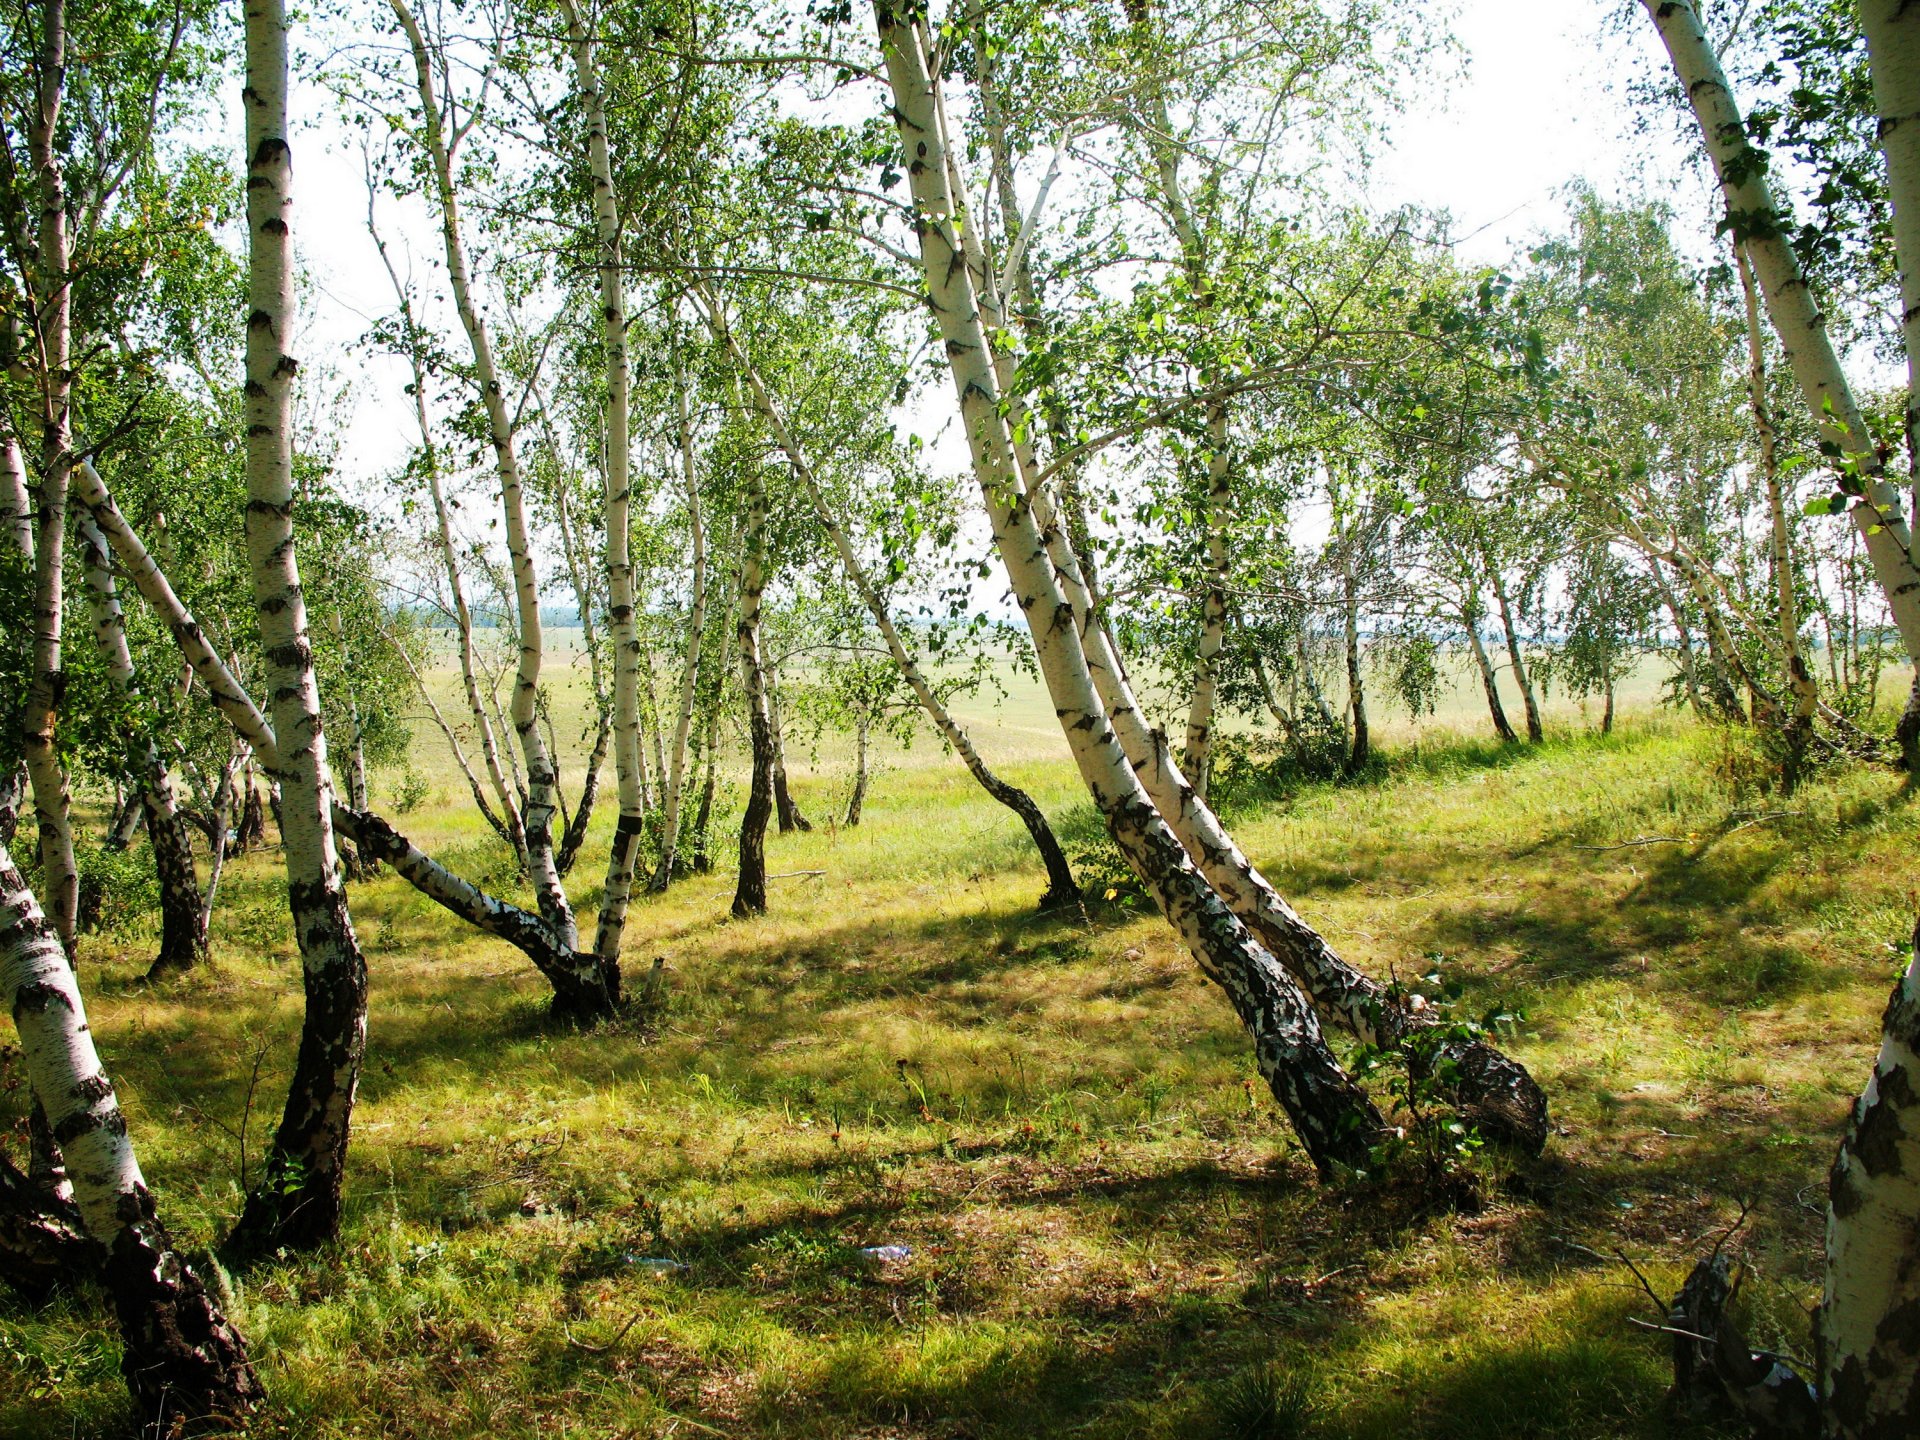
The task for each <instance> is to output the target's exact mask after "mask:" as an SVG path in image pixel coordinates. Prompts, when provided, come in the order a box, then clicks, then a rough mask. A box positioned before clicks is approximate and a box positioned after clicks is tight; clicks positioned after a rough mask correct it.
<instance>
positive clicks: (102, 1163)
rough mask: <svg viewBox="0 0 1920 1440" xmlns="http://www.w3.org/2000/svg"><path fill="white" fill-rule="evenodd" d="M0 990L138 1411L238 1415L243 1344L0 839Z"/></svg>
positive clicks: (243, 1383)
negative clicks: (139, 1143) (110, 1308)
mask: <svg viewBox="0 0 1920 1440" xmlns="http://www.w3.org/2000/svg"><path fill="white" fill-rule="evenodd" d="M0 1000H4V1001H5V1003H6V1006H7V1009H8V1011H9V1012H10V1013H11V1014H12V1016H13V1023H14V1027H15V1029H16V1030H17V1031H18V1032H19V1036H20V1051H21V1055H22V1058H23V1059H24V1060H25V1062H26V1071H27V1079H28V1081H29V1083H30V1084H31V1085H32V1087H33V1093H34V1095H35V1097H36V1098H37V1099H38V1100H39V1101H40V1104H41V1105H42V1107H43V1108H44V1109H45V1112H46V1117H47V1120H48V1122H49V1125H50V1126H51V1129H52V1132H53V1135H54V1137H55V1138H56V1139H58V1141H59V1142H60V1146H61V1149H62V1150H63V1152H64V1154H65V1156H66V1163H67V1173H68V1175H69V1176H70V1177H71V1180H72V1184H73V1198H74V1203H75V1204H76V1205H77V1206H78V1208H79V1212H80V1216H81V1219H82V1222H83V1223H84V1225H85V1227H86V1231H87V1234H88V1236H89V1237H90V1238H91V1239H92V1240H93V1241H94V1242H95V1243H97V1244H98V1245H100V1246H101V1247H102V1248H103V1249H104V1250H105V1251H106V1253H107V1266H106V1281H107V1288H108V1290H109V1291H110V1292H111V1294H112V1296H113V1300H114V1309H115V1312H116V1314H117V1316H118V1319H119V1322H120V1334H121V1340H122V1342H123V1345H124V1347H125V1350H124V1355H123V1357H122V1360H121V1370H122V1373H123V1374H125V1376H126V1378H127V1384H128V1386H129V1388H130V1389H131V1390H132V1392H133V1398H134V1403H135V1406H136V1408H137V1410H138V1412H139V1413H138V1418H139V1419H140V1421H142V1422H143V1423H144V1422H149V1421H155V1420H163V1421H164V1422H165V1423H167V1424H169V1425H171V1424H172V1423H173V1422H175V1421H179V1420H185V1421H188V1422H193V1421H198V1420H202V1419H204V1418H206V1417H209V1416H228V1417H239V1416H241V1415H244V1414H246V1413H247V1412H249V1411H251V1410H253V1409H255V1408H257V1407H258V1405H259V1404H260V1402H261V1401H262V1400H263V1399H264V1398H265V1395H264V1392H263V1391H262V1390H261V1387H260V1382H259V1380H258V1378H257V1377H256V1376H255V1375H254V1373H253V1367H252V1365H250V1364H249V1363H248V1360H247V1351H246V1342H245V1341H244V1340H242V1339H241V1337H240V1333H239V1332H238V1331H237V1330H235V1329H234V1327H233V1325H232V1324H231V1323H230V1322H229V1321H228V1320H227V1318H226V1317H225V1316H224V1315H222V1314H221V1313H220V1308H219V1306H218V1305H217V1304H215V1303H214V1300H213V1297H212V1296H211V1295H210V1294H209V1293H208V1291H207V1288H206V1286H205V1285H203V1284H202V1283H201V1281H200V1278H199V1276H197V1275H196V1274H194V1272H193V1270H192V1268H191V1267H190V1266H189V1265H188V1264H187V1263H186V1261H184V1260H183V1259H182V1258H181V1257H180V1255H179V1254H178V1253H177V1252H176V1251H175V1250H174V1248H173V1243H172V1241H171V1240H170V1239H169V1238H168V1236H167V1232H166V1229H165V1227H164V1226H163V1225H162V1224H161V1223H160V1217H159V1214H158V1212H157V1211H156V1209H155V1207H154V1203H153V1196H152V1195H151V1194H150V1193H149V1192H148V1190H147V1185H146V1180H145V1178H144V1177H143V1176H142V1175H141V1173H140V1162H139V1160H138V1159H137V1158H136V1156H135V1155H134V1150H133V1141H132V1140H131V1138H129V1136H128V1134H127V1123H126V1119H125V1117H124V1116H123V1115H122V1114H121V1113H120V1102H119V1099H118V1098H117V1097H116V1096H115V1094H114V1090H113V1082H112V1081H111V1080H109V1079H108V1078H107V1073H106V1070H105V1068H104V1067H103V1066H102V1065H101V1063H100V1055H99V1052H98V1051H97V1050H96V1049H95V1048H94V1043H93V1032H92V1030H91V1029H90V1028H89V1026H88V1024H87V1013H86V1007H85V1005H84V1004H83V1003H82V1001H81V998H80V987H79V985H78V984H77V983H76V981H75V978H74V973H73V967H72V966H71V965H70V964H68V963H67V958H66V955H65V954H64V953H63V951H62V948H61V945H60V940H59V937H58V936H56V935H55V934H54V933H53V930H52V928H51V926H50V925H49V924H48V923H47V921H46V918H45V917H44V916H43V915H42V914H41V913H40V906H39V904H38V903H37V902H36V901H35V899H34V896H33V892H32V891H31V890H29V889H28V888H27V886H26V882H25V881H24V880H23V879H22V878H21V875H20V871H19V869H18V868H17V867H16V866H15V865H14V863H13V857H12V856H11V855H9V854H8V853H7V851H6V849H5V847H4V846H0Z"/></svg>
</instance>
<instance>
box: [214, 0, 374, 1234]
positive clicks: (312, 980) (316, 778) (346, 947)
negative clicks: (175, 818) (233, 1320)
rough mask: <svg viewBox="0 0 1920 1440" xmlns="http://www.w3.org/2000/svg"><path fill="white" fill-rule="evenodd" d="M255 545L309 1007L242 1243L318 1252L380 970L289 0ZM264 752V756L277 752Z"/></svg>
mask: <svg viewBox="0 0 1920 1440" xmlns="http://www.w3.org/2000/svg"><path fill="white" fill-rule="evenodd" d="M246 63H247V84H246V91H245V96H244V102H245V103H244V109H245V113H246V139H247V237H248V244H247V255H248V273H247V303H248V311H249V313H248V319H247V379H246V387H245V415H246V442H247V464H246V474H247V526H246V529H247V555H248V560H249V562H250V564H251V568H252V573H253V597H254V608H255V614H256V617H257V622H258V625H259V632H260V645H261V651H262V655H263V667H264V677H263V678H264V680H265V683H266V686H267V689H268V692H269V693H270V694H271V696H272V697H273V698H272V717H273V731H274V735H275V737H276V738H277V739H278V741H279V745H278V748H277V754H276V757H275V758H276V763H275V764H274V765H273V767H272V769H271V771H270V772H269V773H270V775H271V777H272V779H273V780H275V781H277V782H278V784H279V786H280V806H279V820H280V838H281V844H282V848H283V853H284V855H285V858H286V869H287V903H288V907H289V908H290V909H291V911H292V914H293V929H294V936H295V939H296V941H297V943H298V945H299V948H300V963H301V974H302V980H303V982H304V985H305V989H306V1014H305V1018H304V1020H303V1022H302V1025H301V1031H300V1049H299V1053H298V1056H297V1058H296V1060H295V1063H294V1074H293V1082H292V1085H291V1086H290V1088H289V1090H288V1094H287V1104H286V1109H285V1111H284V1112H283V1113H282V1115H281V1120H280V1126H279V1129H278V1130H277V1132H276V1133H275V1135H274V1140H273V1145H272V1147H271V1149H270V1150H269V1151H268V1154H267V1162H266V1167H265V1170H264V1172H263V1174H262V1177H261V1181H260V1184H259V1187H258V1188H257V1189H255V1191H254V1192H253V1194H252V1195H250V1196H249V1197H248V1199H247V1205H246V1209H245V1210H244V1211H243V1212H242V1213H241V1216H240V1220H239V1223H238V1224H237V1225H236V1226H235V1229H234V1233H233V1236H232V1237H231V1239H230V1241H229V1244H230V1245H232V1246H233V1247H234V1248H235V1251H236V1253H239V1254H264V1253H271V1252H272V1251H274V1250H276V1249H278V1248H280V1247H282V1246H285V1247H289V1248H292V1249H307V1248H312V1247H314V1246H317V1245H322V1244H326V1243H328V1242H330V1241H332V1240H333V1239H334V1238H335V1237H336V1236H337V1235H338V1233H339V1226H340V1214H341V1207H342V1187H343V1185H344V1183H345V1178H346V1159H347V1143H348V1131H349V1126H350V1123H351V1119H352V1114H353V1102H354V1096H355V1094H356V1092H357V1091H358V1089H359V1084H360V1063H361V1059H362V1057H363V1056H364V1054H365V1051H366V1036H367V966H366V961H365V959H364V958H363V957H362V955H361V953H360V946H359V942H358V941H357V939H356V938H355V936H354V933H353V921H352V919H351V917H350V916H349V915H348V913H347V895H346V888H345V885H344V883H343V882H342V880H341V878H340V871H339V863H338V857H337V855H336V853H335V848H334V838H333V778H332V775H331V774H330V773H329V771H328V768H327V741H326V734H325V732H324V730H323V728H322V724H321V717H320V686H319V682H318V680H317V678H316V677H315V675H314V669H313V651H312V647H311V645H310V643H309V641H308V638H307V606H306V599H305V597H304V595H303V593H302V591H301V588H300V571H299V566H298V563H297V560H296V556H295V546H294V528H293V511H294V505H295V496H294V489H293V377H294V373H295V370H296V368H297V367H296V364H295V362H294V359H293V357H292V356H291V355H289V354H288V353H287V351H286V345H287V339H288V337H289V336H290V335H291V334H292V333H293V244H292V235H291V233H290V231H289V228H288V221H289V219H290V218H291V216H292V213H293V195H292V180H293V164H292V150H291V149H290V147H289V145H288V143H287V133H288V132H287V17H286V9H285V0H247V5H246ZM263 759H264V757H263Z"/></svg>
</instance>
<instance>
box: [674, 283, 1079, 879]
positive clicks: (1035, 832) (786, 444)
mask: <svg viewBox="0 0 1920 1440" xmlns="http://www.w3.org/2000/svg"><path fill="white" fill-rule="evenodd" d="M702 301H703V304H704V305H705V308H706V318H707V322H708V324H709V325H710V326H711V328H712V330H713V333H714V335H715V338H717V339H718V340H719V341H720V342H721V343H722V344H723V345H725V346H726V347H727V350H728V353H729V354H730V355H731V356H732V357H733V361H734V364H735V365H736V366H737V367H738V368H739V371H740V373H741V374H742V375H744V376H745V377H746V380H747V388H748V390H749V392H750V393H751V394H752V396H753V401H754V405H755V406H756V407H757V408H758V409H759V411H760V417H761V419H763V420H764V421H765V422H766V424H767V428H768V430H770V431H771V432H772V434H773V438H774V441H775V443H777V444H778V445H779V446H780V449H781V452H782V453H783V454H785V455H786V457H787V464H788V465H789V466H790V467H791V468H792V470H793V473H794V474H795V475H796V476H798V477H799V479H800V482H801V484H802V485H804V486H805V487H806V491H807V498H808V499H809V500H810V501H812V503H813V515H814V519H816V520H818V521H819V522H820V528H821V529H823V530H825V531H826V532H827V538H828V539H829V540H831V541H832V542H833V548H834V552H835V553H836V554H837V555H839V557H840V569H841V571H842V573H843V574H845V575H846V577H847V580H848V583H850V584H851V585H852V586H853V588H854V590H855V591H856V592H858V594H859V596H860V600H861V603H863V604H864V605H865V606H866V607H867V613H868V614H869V615H871V616H872V617H873V623H874V624H875V625H876V626H878V627H879V630H880V635H881V638H882V639H884V640H885V641H886V642H887V653H888V654H889V655H891V656H892V657H893V663H894V665H895V666H896V667H898V669H899V671H900V674H901V675H902V676H903V677H904V678H905V680H906V682H907V687H908V688H909V689H910V690H912V691H913V694H914V698H915V699H917V700H918V701H919V702H920V708H921V709H922V710H924V711H926V713H927V718H928V719H929V720H931V721H932V722H933V726H934V729H936V730H938V731H939V732H940V736H941V738H942V739H944V740H945V741H946V742H947V743H948V744H949V745H951V746H952V747H953V750H954V753H955V754H957V755H958V756H959V757H960V761H961V763H962V764H963V765H965V766H966V767H967V773H968V774H970V775H972V776H973V778H974V779H975V781H977V782H978V783H979V785H980V788H981V789H983V790H985V791H986V792H987V794H989V795H991V796H992V797H993V798H994V799H995V800H996V801H998V802H999V803H1000V804H1002V805H1004V806H1006V807H1007V808H1008V809H1009V810H1011V811H1013V813H1014V814H1015V815H1017V816H1018V817H1019V818H1020V823H1021V824H1022V825H1024V826H1025V827H1026V831H1027V834H1028V835H1029V836H1030V837H1031V838H1032V840H1033V845H1034V848H1035V849H1036V850H1038V851H1039V852H1040V860H1041V863H1042V864H1043V865H1044V866H1045V867H1046V871H1047V890H1046V893H1045V894H1044V895H1042V896H1041V897H1040V908H1041V909H1042V910H1049V909H1053V908H1056V907H1059V906H1065V905H1074V904H1078V903H1079V900H1080V886H1079V883H1078V882H1077V881H1076V880H1075V879H1074V877H1073V867H1072V866H1071V865H1069V864H1068V863H1067V857H1066V854H1065V852H1064V851H1062V850H1061V848H1060V841H1059V839H1058V838H1057V837H1056V836H1055V835H1054V833H1053V827H1052V826H1051V825H1050V824H1048V823H1047V817H1046V812H1044V811H1043V810H1041V808H1040V806H1039V804H1038V802H1036V801H1035V800H1034V798H1033V797H1032V796H1031V795H1029V794H1027V792H1026V791H1024V790H1022V789H1021V788H1020V787H1019V786H1017V785H1013V784H1010V783H1009V782H1007V781H1006V780H1003V779H1002V778H1001V777H1000V776H999V775H997V774H995V773H994V771H993V770H992V769H990V768H989V767H988V765H987V762H986V761H985V760H984V759H982V758H981V755H980V752H979V751H978V750H977V749H975V748H974V744H973V739H972V737H971V736H969V735H968V734H967V732H966V730H965V729H964V728H963V727H962V726H961V724H960V722H959V721H957V720H955V719H954V717H953V712H952V711H950V710H948V709H947V707H946V705H945V704H944V703H942V701H941V699H940V696H939V694H938V693H937V692H936V691H935V690H934V688H933V683H932V682H931V681H930V680H928V679H927V676H926V673H925V672H924V671H923V670H921V668H920V662H919V660H918V658H917V656H916V655H915V653H914V652H913V650H912V649H910V648H909V646H908V644H907V641H906V637H905V636H903V635H902V634H901V633H900V627H899V626H897V625H895V624H894V623H893V614H892V612H891V611H890V610H889V609H888V608H887V602H886V598H885V597H884V596H883V595H881V593H880V590H879V588H878V587H877V586H876V585H875V584H874V583H873V577H872V576H871V575H870V574H869V573H868V571H867V567H866V564H865V562H864V561H862V560H861V558H860V552H859V551H858V550H856V549H855V548H854V545H853V541H852V539H851V537H849V536H848V534H847V531H846V527H845V526H843V525H842V524H841V523H840V520H839V518H838V516H837V514H836V512H835V509H834V507H833V506H832V505H831V504H829V503H828V500H827V494H826V491H825V490H824V489H823V488H822V487H821V485H820V479H819V476H817V475H816V474H815V473H814V469H813V466H812V464H811V463H810V461H809V460H808V458H807V455H806V452H805V451H804V450H802V449H801V447H800V441H799V438H798V437H797V436H796V435H795V434H794V433H793V430H792V428H791V427H790V426H789V425H788V424H787V419H786V414H785V412H784V410H783V409H782V407H781V405H780V402H779V400H778V398H777V397H776V396H775V395H774V393H773V391H772V390H771V389H770V388H769V387H768V385H767V383H766V378H765V377H764V376H763V375H761V373H760V370H759V367H758V366H756V365H755V364H754V363H753V361H752V359H751V358H750V357H749V356H748V355H747V353H746V351H745V349H744V348H743V347H742V346H741V345H740V343H739V341H738V340H737V339H736V338H735V336H734V334H733V331H732V328H731V327H730V326H729V325H728V324H727V322H726V315H725V312H724V311H722V310H721V308H720V306H719V302H718V301H717V300H716V299H715V297H714V296H713V295H711V294H708V293H705V292H702ZM849 823H852V822H851V821H850V822H849Z"/></svg>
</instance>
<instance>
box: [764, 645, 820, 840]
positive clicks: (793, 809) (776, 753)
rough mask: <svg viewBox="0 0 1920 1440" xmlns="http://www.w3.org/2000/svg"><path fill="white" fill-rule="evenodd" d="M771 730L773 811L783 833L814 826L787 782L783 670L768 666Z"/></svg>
mask: <svg viewBox="0 0 1920 1440" xmlns="http://www.w3.org/2000/svg"><path fill="white" fill-rule="evenodd" d="M767 722H768V723H767V733H768V734H769V735H770V736H771V737H772V739H773V813H774V821H775V823H776V824H777V825H778V827H779V830H780V833H781V834H782V835H791V834H792V833H793V832H794V831H796V830H798V831H800V832H802V833H803V834H804V833H805V832H806V831H809V830H811V829H813V822H812V821H810V820H809V819H807V817H806V816H805V815H803V814H801V812H800V807H799V806H798V805H797V804H795V803H794V799H793V790H792V789H791V788H790V787H789V786H788V784H787V724H786V718H785V717H784V716H783V715H781V713H780V672H779V670H778V669H776V668H775V667H773V666H771V665H769V666H768V667H767Z"/></svg>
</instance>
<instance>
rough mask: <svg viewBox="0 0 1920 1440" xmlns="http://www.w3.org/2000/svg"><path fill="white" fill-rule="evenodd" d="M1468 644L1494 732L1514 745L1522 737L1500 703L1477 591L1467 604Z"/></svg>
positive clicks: (1497, 679) (1504, 743)
mask: <svg viewBox="0 0 1920 1440" xmlns="http://www.w3.org/2000/svg"><path fill="white" fill-rule="evenodd" d="M1466 631H1467V644H1468V645H1469V646H1471V647H1472V649H1473V663H1474V667H1475V668H1476V669H1477V670H1479V672H1480V688H1481V689H1482V690H1484V691H1485V692H1486V696H1487V713H1488V714H1489V715H1490V716H1492V718H1493V733H1494V734H1496V735H1498V736H1499V737H1500V743H1501V744H1503V745H1513V744H1517V743H1518V742H1519V739H1520V737H1519V736H1518V735H1516V734H1514V733H1513V722H1512V721H1510V720H1508V719H1507V707H1506V706H1504V705H1502V704H1501V703H1500V677H1499V676H1498V675H1497V674H1496V673H1495V671H1494V668H1493V659H1492V657H1491V656H1489V655H1488V654H1487V646H1486V642H1485V641H1483V640H1482V639H1481V638H1480V597H1479V595H1478V593H1477V592H1476V593H1475V594H1474V596H1473V597H1472V599H1471V600H1470V601H1469V603H1468V606H1467V614H1466Z"/></svg>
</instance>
